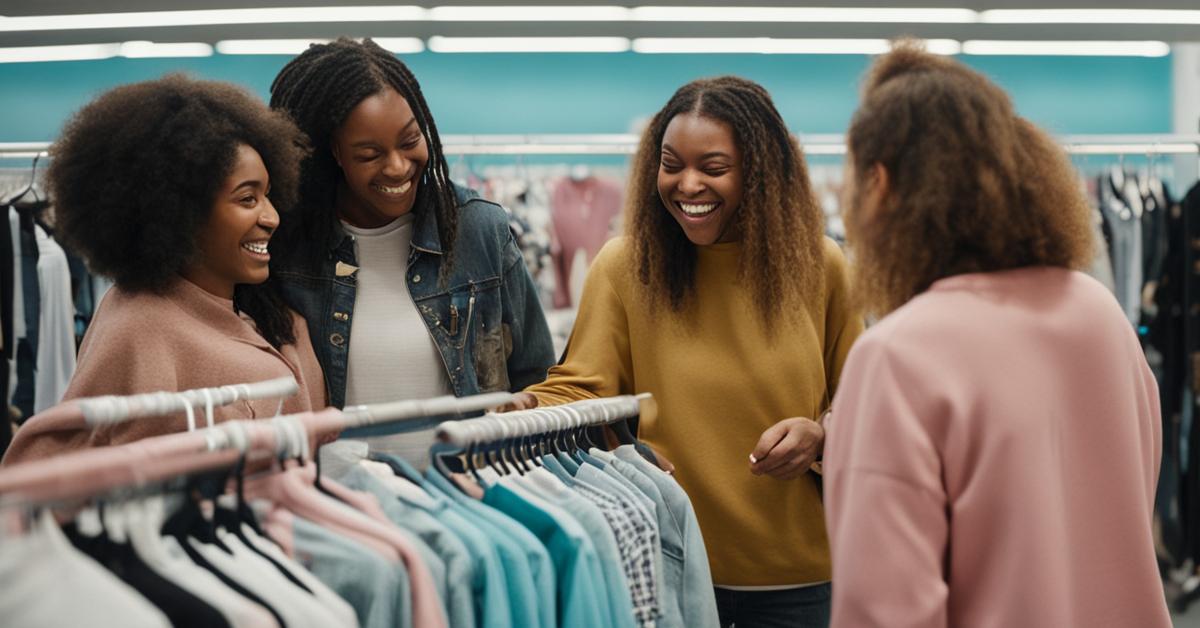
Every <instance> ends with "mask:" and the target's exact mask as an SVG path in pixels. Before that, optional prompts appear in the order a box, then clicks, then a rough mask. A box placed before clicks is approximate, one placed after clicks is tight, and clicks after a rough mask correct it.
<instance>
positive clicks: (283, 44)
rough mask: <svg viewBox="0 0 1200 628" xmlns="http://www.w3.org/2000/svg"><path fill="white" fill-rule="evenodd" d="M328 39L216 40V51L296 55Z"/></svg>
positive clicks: (224, 52)
mask: <svg viewBox="0 0 1200 628" xmlns="http://www.w3.org/2000/svg"><path fill="white" fill-rule="evenodd" d="M328 41H329V40H328V39H226V40H224V41H219V42H217V52H219V53H221V54H223V55H298V54H300V53H302V52H304V51H305V50H308V47H309V46H310V45H312V44H323V43H326V42H328Z"/></svg>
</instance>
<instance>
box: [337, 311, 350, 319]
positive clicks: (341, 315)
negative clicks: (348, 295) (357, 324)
mask: <svg viewBox="0 0 1200 628" xmlns="http://www.w3.org/2000/svg"><path fill="white" fill-rule="evenodd" d="M333 320H335V321H348V320H350V315H349V314H347V313H345V312H334V313H333Z"/></svg>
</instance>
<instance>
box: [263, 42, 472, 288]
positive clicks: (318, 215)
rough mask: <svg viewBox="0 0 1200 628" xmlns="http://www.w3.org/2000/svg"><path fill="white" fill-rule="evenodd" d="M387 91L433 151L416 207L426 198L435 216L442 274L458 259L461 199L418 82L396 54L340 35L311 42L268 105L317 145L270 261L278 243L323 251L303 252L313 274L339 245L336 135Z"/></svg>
mask: <svg viewBox="0 0 1200 628" xmlns="http://www.w3.org/2000/svg"><path fill="white" fill-rule="evenodd" d="M387 89H394V90H396V92H397V93H399V94H400V95H401V96H403V97H404V100H406V101H407V102H408V105H409V107H411V108H412V110H413V114H414V115H415V116H416V119H417V125H418V126H420V128H421V134H422V135H424V136H425V144H426V145H427V146H428V148H429V161H428V163H427V164H426V166H425V172H424V174H423V175H422V181H421V185H420V190H419V194H420V197H421V198H419V199H418V206H421V204H422V201H424V202H425V204H428V205H430V206H431V207H432V209H433V212H434V216H436V220H437V226H438V239H439V241H440V242H441V245H442V251H443V255H444V258H443V263H442V274H443V276H445V273H446V272H447V269H448V268H449V267H450V265H451V264H452V262H453V253H454V240H455V237H456V235H457V232H458V202H457V200H456V196H455V193H454V186H453V184H452V183H451V182H450V168H449V166H447V165H446V157H445V155H444V154H443V153H442V142H441V139H440V138H439V137H438V131H437V125H435V124H434V122H433V116H432V115H431V114H430V113H429V106H428V105H427V104H426V103H425V96H424V95H423V94H422V93H421V86H420V84H418V83H417V79H416V77H415V76H413V74H412V72H411V71H410V70H409V69H408V67H407V66H406V65H404V63H403V62H402V61H400V59H398V58H397V57H396V55H394V54H392V53H391V52H388V51H387V50H385V49H383V48H382V47H380V46H379V45H378V44H376V43H375V42H374V41H372V40H370V39H364V40H363V41H362V42H358V41H355V40H353V39H348V38H345V37H342V38H339V39H338V40H336V41H333V42H330V43H327V44H313V45H312V46H309V48H308V50H306V51H304V52H303V53H301V54H300V55H299V56H297V57H296V58H295V59H292V60H291V61H290V62H288V64H287V65H285V66H284V67H283V69H282V70H280V72H279V75H278V76H276V77H275V81H274V82H273V83H272V84H271V108H273V109H279V110H282V111H284V112H286V113H287V114H288V115H289V116H291V118H292V120H294V121H295V122H296V124H297V125H298V126H299V127H300V130H302V131H304V132H305V133H306V134H307V135H308V137H309V141H310V142H311V145H312V153H311V154H310V156H309V157H308V158H307V159H305V160H304V162H303V163H302V164H301V169H300V194H299V203H298V204H297V211H296V212H295V214H296V215H294V216H289V219H293V218H294V219H295V220H289V223H290V224H285V225H282V226H281V228H280V230H279V236H277V237H276V238H273V239H272V240H271V245H272V246H271V249H272V251H271V252H272V256H273V257H274V253H275V249H276V248H277V247H276V245H278V249H279V251H280V253H281V254H282V256H284V257H291V256H293V255H296V254H298V252H305V251H310V249H309V247H321V248H318V249H316V250H315V251H311V252H308V254H303V253H300V254H301V255H303V258H304V259H303V262H306V263H307V264H308V265H309V267H310V268H312V269H313V270H315V269H316V267H317V266H319V264H320V262H321V260H322V259H323V257H324V255H323V253H324V252H325V251H327V250H329V249H330V248H332V247H333V246H334V245H336V244H337V243H336V242H333V241H332V240H333V237H334V233H335V230H334V229H333V227H334V225H336V224H337V213H336V212H337V210H336V207H335V199H336V193H337V188H338V183H339V182H340V181H341V180H342V176H343V175H342V170H341V167H339V166H338V164H337V161H335V160H334V157H333V150H332V137H333V133H334V132H335V131H336V130H337V129H338V128H339V127H340V126H341V125H342V123H343V122H345V120H346V117H347V116H348V115H349V114H350V111H351V110H353V109H354V108H355V107H356V106H358V103H360V102H362V101H363V100H364V99H366V98H368V97H370V96H373V95H375V94H379V93H381V92H383V91H384V90H387ZM420 219H422V217H421V216H418V220H420Z"/></svg>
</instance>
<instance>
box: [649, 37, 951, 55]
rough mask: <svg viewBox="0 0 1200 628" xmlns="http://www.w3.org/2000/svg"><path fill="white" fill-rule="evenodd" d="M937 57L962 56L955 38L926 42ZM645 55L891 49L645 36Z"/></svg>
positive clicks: (869, 43)
mask: <svg viewBox="0 0 1200 628" xmlns="http://www.w3.org/2000/svg"><path fill="white" fill-rule="evenodd" d="M926 46H927V47H928V50H929V51H930V52H932V53H935V54H958V51H959V45H958V42H957V41H954V40H952V39H934V40H929V41H927V42H926ZM633 50H634V51H635V52H641V53H649V54H655V53H693V54H697V53H698V54H714V53H747V54H854V55H874V54H883V53H885V52H887V51H889V50H891V43H890V42H888V40H886V39H773V38H770V37H702V38H685V37H644V38H639V39H635V40H633Z"/></svg>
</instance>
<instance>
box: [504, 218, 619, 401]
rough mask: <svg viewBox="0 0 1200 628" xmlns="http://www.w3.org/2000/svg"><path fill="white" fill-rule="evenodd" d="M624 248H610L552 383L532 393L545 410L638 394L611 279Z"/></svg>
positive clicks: (587, 289) (597, 266) (586, 290)
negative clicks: (546, 407) (558, 405)
mask: <svg viewBox="0 0 1200 628" xmlns="http://www.w3.org/2000/svg"><path fill="white" fill-rule="evenodd" d="M620 244H621V243H620V241H613V242H610V243H609V244H607V245H605V247H604V249H602V250H601V251H600V253H599V254H598V255H597V256H596V259H595V261H594V262H593V264H592V268H591V270H590V271H589V272H588V276H587V280H586V281H585V282H584V286H583V296H582V297H581V298H580V302H579V314H578V316H577V317H576V319H575V326H574V328H573V329H572V330H571V337H570V339H569V340H568V341H567V350H566V353H565V355H564V356H563V360H562V362H561V363H560V364H558V365H556V366H552V367H550V371H549V373H547V376H546V381H544V382H542V383H540V384H535V385H533V386H530V387H529V388H527V389H526V390H527V392H530V393H533V394H534V396H536V397H537V398H538V404H539V405H556V404H562V403H568V402H571V401H579V400H582V399H593V398H596V397H609V396H613V395H622V394H631V393H633V392H635V391H634V385H633V366H632V361H631V358H630V349H629V323H628V319H627V313H626V310H625V305H624V303H623V302H622V300H621V295H620V294H619V293H618V292H617V289H616V287H615V286H614V284H613V281H612V277H611V273H612V272H614V270H616V267H617V266H618V265H619V262H620V261H621V259H620V258H621V257H622V256H621V250H622V249H623V248H624V247H622V246H620Z"/></svg>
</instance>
